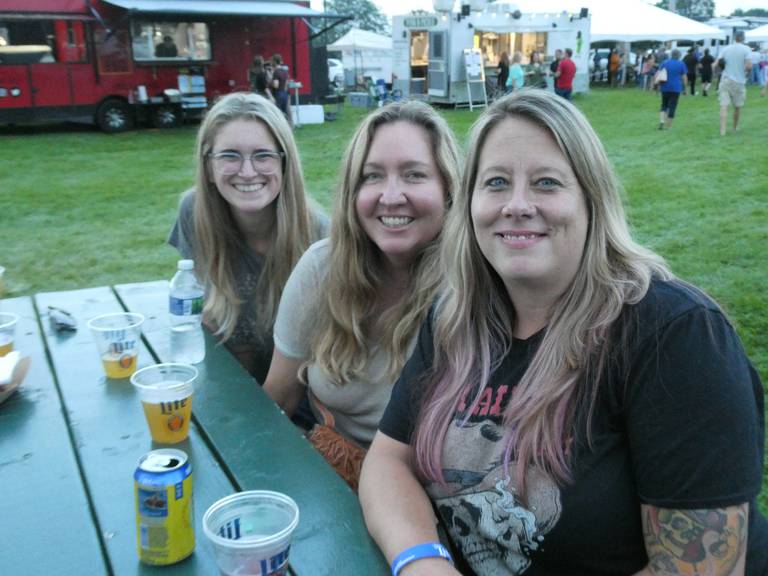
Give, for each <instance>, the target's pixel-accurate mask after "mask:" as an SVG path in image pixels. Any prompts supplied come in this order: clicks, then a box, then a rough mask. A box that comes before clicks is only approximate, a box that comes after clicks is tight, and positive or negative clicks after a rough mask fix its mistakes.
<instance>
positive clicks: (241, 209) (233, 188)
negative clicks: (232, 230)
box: [208, 118, 283, 216]
mask: <svg viewBox="0 0 768 576" xmlns="http://www.w3.org/2000/svg"><path fill="white" fill-rule="evenodd" d="M279 151H280V148H279V146H278V145H277V142H276V141H275V138H274V137H273V136H272V133H271V132H270V131H269V128H267V126H266V124H264V123H263V122H261V121H260V120H247V119H242V118H241V119H237V120H232V121H231V122H228V123H227V124H225V125H224V126H222V128H221V129H220V130H219V132H218V134H217V135H216V137H215V138H214V140H213V148H212V150H211V153H212V154H216V153H219V152H238V153H240V154H241V155H242V156H243V157H244V158H245V160H244V161H243V166H242V168H241V169H240V171H239V172H238V173H237V174H232V175H225V174H219V173H218V172H216V170H214V167H213V163H212V161H211V160H210V159H209V160H208V162H209V164H208V174H209V176H210V177H211V178H212V179H213V183H214V184H215V186H216V189H217V190H218V191H219V194H221V195H222V197H223V198H224V199H225V200H226V201H227V202H228V203H229V205H230V206H231V207H232V211H233V212H236V213H239V214H241V215H244V216H247V215H248V214H253V213H258V212H260V211H261V210H264V208H266V207H267V206H269V205H270V204H272V203H273V202H274V200H275V198H277V196H278V195H279V194H280V190H281V188H282V186H283V174H282V171H281V170H278V171H276V172H275V173H274V174H269V175H264V174H259V173H258V172H256V171H255V170H254V169H253V165H252V163H251V162H250V161H249V160H248V159H249V158H250V157H251V155H252V154H253V153H254V152H279Z"/></svg>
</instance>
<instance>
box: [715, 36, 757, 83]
mask: <svg viewBox="0 0 768 576" xmlns="http://www.w3.org/2000/svg"><path fill="white" fill-rule="evenodd" d="M751 58H752V50H750V49H749V46H746V45H744V44H741V43H737V44H729V45H728V46H726V47H725V49H724V50H723V51H722V52H721V53H720V59H722V60H725V69H724V70H723V76H724V77H725V78H730V79H731V80H733V81H734V82H738V83H739V84H746V83H747V74H746V71H745V70H744V62H745V61H746V60H747V59H751Z"/></svg>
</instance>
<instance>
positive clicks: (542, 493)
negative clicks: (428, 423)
mask: <svg viewBox="0 0 768 576" xmlns="http://www.w3.org/2000/svg"><path fill="white" fill-rule="evenodd" d="M489 426H494V425H492V424H488V421H485V422H484V423H483V424H482V425H481V426H464V427H462V428H461V429H457V430H453V431H451V432H449V436H450V435H451V434H458V435H461V438H460V444H464V445H465V446H467V445H471V446H472V450H471V451H470V452H464V456H465V458H464V459H463V461H462V463H461V464H469V466H467V467H463V466H462V465H461V464H460V463H459V462H458V458H459V454H458V452H459V451H453V453H452V454H446V457H445V463H446V464H448V465H449V466H451V467H450V468H449V469H448V470H446V471H445V472H446V474H445V476H446V480H448V481H449V482H451V484H452V486H451V487H450V488H449V489H448V490H445V489H441V488H440V487H438V486H436V485H434V484H432V485H430V486H428V487H427V490H428V491H429V492H430V493H431V495H432V496H433V498H434V499H435V503H436V505H437V509H438V512H439V513H440V515H441V517H442V518H443V520H444V522H445V525H446V528H447V529H448V532H449V534H450V536H451V539H452V540H453V541H454V542H455V543H456V544H457V545H458V547H459V548H460V550H461V553H462V555H463V556H464V558H465V560H466V561H467V563H468V564H469V565H470V566H471V567H472V569H473V570H474V571H475V572H477V573H478V574H483V575H487V576H497V575H498V576H507V575H509V574H522V573H523V572H524V571H525V570H526V569H527V568H528V567H529V566H530V564H531V559H530V554H531V552H533V551H536V550H538V549H539V547H540V546H541V545H542V543H543V540H544V535H545V534H547V533H548V532H549V531H550V530H551V529H552V528H553V527H554V525H555V524H556V523H557V521H558V519H559V518H560V512H561V504H560V490H559V489H558V487H557V485H556V484H555V483H554V481H553V480H552V479H551V478H549V477H548V476H547V475H546V474H544V473H543V472H541V471H540V470H537V469H531V470H529V471H528V472H527V473H526V486H527V489H526V492H527V494H526V496H527V506H524V505H523V503H522V502H521V501H520V500H519V499H518V498H517V497H516V495H515V486H514V482H513V481H512V480H511V478H510V477H509V475H508V474H507V473H506V472H505V470H504V467H503V466H502V464H501V455H500V451H501V450H503V443H502V442H499V440H500V439H501V438H502V435H501V434H500V433H498V432H500V431H498V430H497V431H496V433H494V434H491V433H489V430H488V427H489ZM446 444H447V445H450V444H449V443H446ZM454 446H456V444H454ZM467 454H470V455H471V458H470V460H471V461H470V462H467V459H466V455H467ZM451 456H455V458H453V457H451Z"/></svg>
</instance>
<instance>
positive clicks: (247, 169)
mask: <svg viewBox="0 0 768 576" xmlns="http://www.w3.org/2000/svg"><path fill="white" fill-rule="evenodd" d="M327 227H328V222H327V218H326V217H325V216H324V215H322V214H321V213H320V212H319V211H318V210H316V209H313V208H311V207H310V206H309V205H308V201H307V199H306V198H305V193H304V178H303V176H302V171H301V164H300V160H299V153H298V150H297V148H296V144H295V142H294V140H293V134H292V132H291V128H290V126H289V125H288V122H287V121H286V119H285V116H284V115H283V114H282V113H281V112H280V110H278V109H277V107H276V106H275V105H274V104H272V103H271V102H269V101H268V100H267V99H265V98H263V97H262V96H258V95H256V94H248V93H235V94H229V95H227V96H224V97H223V98H221V99H220V100H219V101H218V102H216V104H215V105H214V106H213V107H212V108H211V109H210V111H209V112H208V114H207V115H206V117H205V120H204V121H203V123H202V124H201V125H200V130H199V132H198V137H197V176H196V185H195V187H194V189H192V190H189V191H187V192H186V193H185V194H184V196H183V197H182V199H181V204H180V208H179V214H178V218H177V220H176V223H175V225H174V227H173V230H172V231H171V234H170V236H169V239H168V242H169V243H170V244H171V245H173V246H175V247H176V248H177V249H178V250H179V252H180V253H181V254H182V255H183V256H184V257H185V258H193V259H194V260H195V263H196V266H195V268H196V271H197V274H198V275H199V277H200V279H201V280H202V281H203V282H204V283H205V286H206V296H205V307H204V309H203V318H204V321H205V324H206V326H208V327H209V328H210V329H211V330H212V331H213V332H214V334H216V336H218V337H219V338H220V339H221V340H222V341H223V342H224V343H225V345H226V346H227V348H229V350H230V351H231V352H232V353H233V354H234V355H235V356H236V357H237V358H238V360H240V362H241V363H242V364H243V365H244V366H245V367H246V369H248V371H249V372H250V373H251V374H253V375H254V376H255V377H256V379H257V380H258V381H259V382H264V378H265V377H266V374H267V370H268V368H269V361H270V358H271V357H272V325H273V323H274V320H275V315H276V313H277V305H278V302H279V301H280V295H281V294H282V291H283V287H284V286H285V282H286V281H287V280H288V276H289V275H290V273H291V270H292V269H293V267H294V265H295V264H296V262H297V261H298V260H299V258H300V257H301V255H302V254H303V253H304V251H305V250H306V249H307V247H308V246H309V245H310V244H311V243H312V242H313V241H315V240H318V239H320V238H322V237H324V236H325V235H326V234H327Z"/></svg>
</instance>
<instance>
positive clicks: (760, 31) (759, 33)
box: [744, 24, 768, 42]
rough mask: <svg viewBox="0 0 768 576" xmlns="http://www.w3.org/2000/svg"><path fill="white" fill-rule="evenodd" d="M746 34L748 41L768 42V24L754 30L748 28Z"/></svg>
mask: <svg viewBox="0 0 768 576" xmlns="http://www.w3.org/2000/svg"><path fill="white" fill-rule="evenodd" d="M744 36H745V37H746V40H747V42H768V24H765V25H764V26H760V27H759V28H755V29H753V30H747V32H746V33H745V34H744Z"/></svg>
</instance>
